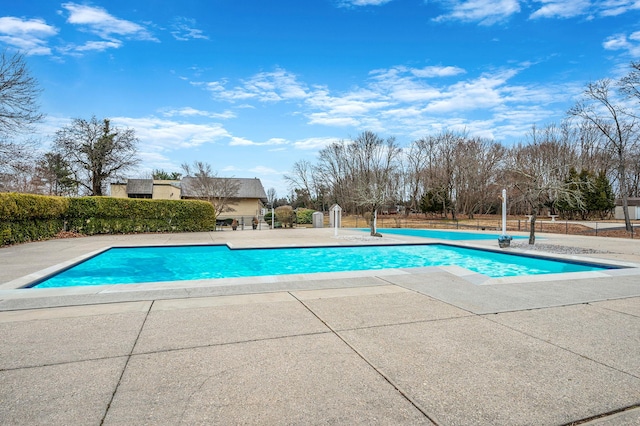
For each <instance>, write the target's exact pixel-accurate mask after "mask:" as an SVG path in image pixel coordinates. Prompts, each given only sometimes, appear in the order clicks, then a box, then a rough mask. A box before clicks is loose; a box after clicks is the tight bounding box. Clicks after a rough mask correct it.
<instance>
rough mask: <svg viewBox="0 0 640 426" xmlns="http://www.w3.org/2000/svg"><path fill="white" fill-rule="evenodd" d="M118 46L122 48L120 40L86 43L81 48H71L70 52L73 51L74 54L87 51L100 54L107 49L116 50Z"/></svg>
mask: <svg viewBox="0 0 640 426" xmlns="http://www.w3.org/2000/svg"><path fill="white" fill-rule="evenodd" d="M120 46H122V42H121V41H120V40H111V41H106V40H105V41H88V42H86V43H85V44H83V45H82V46H76V47H73V48H72V49H71V50H74V51H76V52H87V51H98V52H102V51H105V50H107V49H118V48H119V47H120Z"/></svg>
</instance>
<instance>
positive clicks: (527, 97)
mask: <svg viewBox="0 0 640 426" xmlns="http://www.w3.org/2000/svg"><path fill="white" fill-rule="evenodd" d="M639 36H640V34H639ZM536 66H537V64H535V63H528V64H520V65H519V66H518V67H517V68H507V69H503V70H497V71H493V72H487V73H484V74H481V75H475V76H474V75H472V76H467V75H466V74H467V72H466V71H465V70H464V69H462V68H459V67H455V66H435V67H424V68H411V67H406V66H395V67H392V68H389V69H377V70H373V71H371V72H370V73H369V79H368V80H365V81H364V83H363V86H362V87H354V88H352V89H351V90H349V91H346V92H336V91H333V90H332V88H330V87H327V86H315V85H313V84H310V83H306V82H303V81H300V80H299V79H295V84H296V86H297V87H304V88H306V89H305V92H304V93H305V97H303V98H300V99H298V101H299V102H298V104H297V105H296V107H297V110H296V111H297V112H296V115H298V114H299V115H301V116H303V117H305V118H306V120H307V121H306V123H307V124H312V125H316V126H325V127H334V128H340V129H341V130H340V131H344V129H347V130H348V131H355V132H357V131H362V130H371V131H375V132H383V133H390V134H396V135H406V134H407V133H408V132H409V131H408V130H407V129H417V130H416V131H418V132H425V133H428V132H437V131H441V130H444V129H451V128H463V127H466V128H468V129H469V130H470V131H473V132H474V133H473V134H474V135H483V136H487V135H489V134H491V135H494V136H495V137H513V136H517V134H518V132H519V134H520V135H522V134H524V133H526V131H527V129H528V128H529V127H530V126H531V124H532V123H533V122H539V121H540V120H544V119H547V118H550V117H554V116H559V115H560V116H561V115H563V114H564V111H565V109H566V105H565V104H564V103H565V101H566V99H567V96H570V94H571V93H576V94H577V93H579V92H580V91H581V88H580V87H574V86H572V85H553V84H540V83H534V84H532V83H526V82H522V83H518V84H514V83H513V80H515V78H516V77H517V76H519V74H520V72H521V71H522V70H523V69H525V68H532V67H536ZM279 73H280V74H282V75H290V74H289V73H287V72H286V71H284V70H279ZM263 77H264V73H261V74H259V75H258V76H256V77H251V78H249V79H248V80H246V81H264V80H265V79H264V78H263ZM452 77H455V78H452ZM223 81H224V80H223ZM267 81H268V82H270V80H269V79H267ZM228 84H229V83H228V82H227V81H224V85H223V86H226V85H228ZM238 87H242V88H246V87H248V86H247V85H244V84H242V85H239V86H238ZM253 87H258V86H257V85H254V86H253ZM260 87H261V88H262V89H264V90H265V91H266V92H273V91H274V90H275V89H274V86H270V85H269V84H266V85H264V86H260ZM221 90H224V89H221ZM243 93H247V92H243ZM251 93H254V95H253V97H252V98H249V99H245V102H252V103H254V104H256V105H257V103H259V102H267V103H273V102H288V101H289V99H287V98H285V97H283V96H279V98H278V99H279V100H276V99H275V98H272V97H269V96H262V95H260V96H258V95H257V93H261V92H260V91H258V90H257V89H255V90H254V91H253V92H251ZM218 99H220V100H224V97H219V98H218ZM228 100H229V101H233V97H229V99H228ZM516 111H517V112H518V114H517V115H516V114H515V113H514V112H516ZM457 112H460V113H461V114H462V113H464V116H461V115H459V114H457ZM520 120H523V121H520ZM524 120H528V121H527V122H524ZM516 130H517V131H516ZM411 133H413V131H412V132H411ZM334 140H335V139H332V138H311V139H305V140H299V141H294V142H291V143H288V145H280V147H283V146H292V147H293V148H295V149H299V150H317V149H320V148H322V147H323V146H326V145H327V144H328V143H330V142H331V141H334ZM272 142H273V141H269V142H255V141H252V140H248V139H244V138H240V137H234V138H232V142H231V143H230V145H233V146H258V145H267V144H269V143H272ZM275 146H276V147H277V146H278V145H275Z"/></svg>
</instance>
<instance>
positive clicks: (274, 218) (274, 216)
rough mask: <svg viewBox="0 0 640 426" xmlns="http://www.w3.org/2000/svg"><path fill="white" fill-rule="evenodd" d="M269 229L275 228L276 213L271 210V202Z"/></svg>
mask: <svg viewBox="0 0 640 426" xmlns="http://www.w3.org/2000/svg"><path fill="white" fill-rule="evenodd" d="M271 229H276V214H275V212H274V210H273V204H271Z"/></svg>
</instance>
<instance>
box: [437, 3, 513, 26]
mask: <svg viewBox="0 0 640 426" xmlns="http://www.w3.org/2000/svg"><path fill="white" fill-rule="evenodd" d="M440 2H441V3H444V4H445V5H447V6H448V5H451V7H450V9H451V11H450V12H449V13H446V14H444V15H441V16H438V17H437V18H435V19H434V20H435V21H437V22H438V21H449V20H455V21H462V22H478V23H479V24H480V25H493V24H495V23H498V22H501V21H504V20H506V19H507V18H509V17H510V16H511V15H514V14H516V13H518V12H520V4H519V3H518V0H451V1H443V0H441V1H440Z"/></svg>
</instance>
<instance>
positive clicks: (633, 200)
mask: <svg viewBox="0 0 640 426" xmlns="http://www.w3.org/2000/svg"><path fill="white" fill-rule="evenodd" d="M627 205H628V206H629V207H636V206H640V198H637V197H629V198H627ZM616 206H622V198H616Z"/></svg>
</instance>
